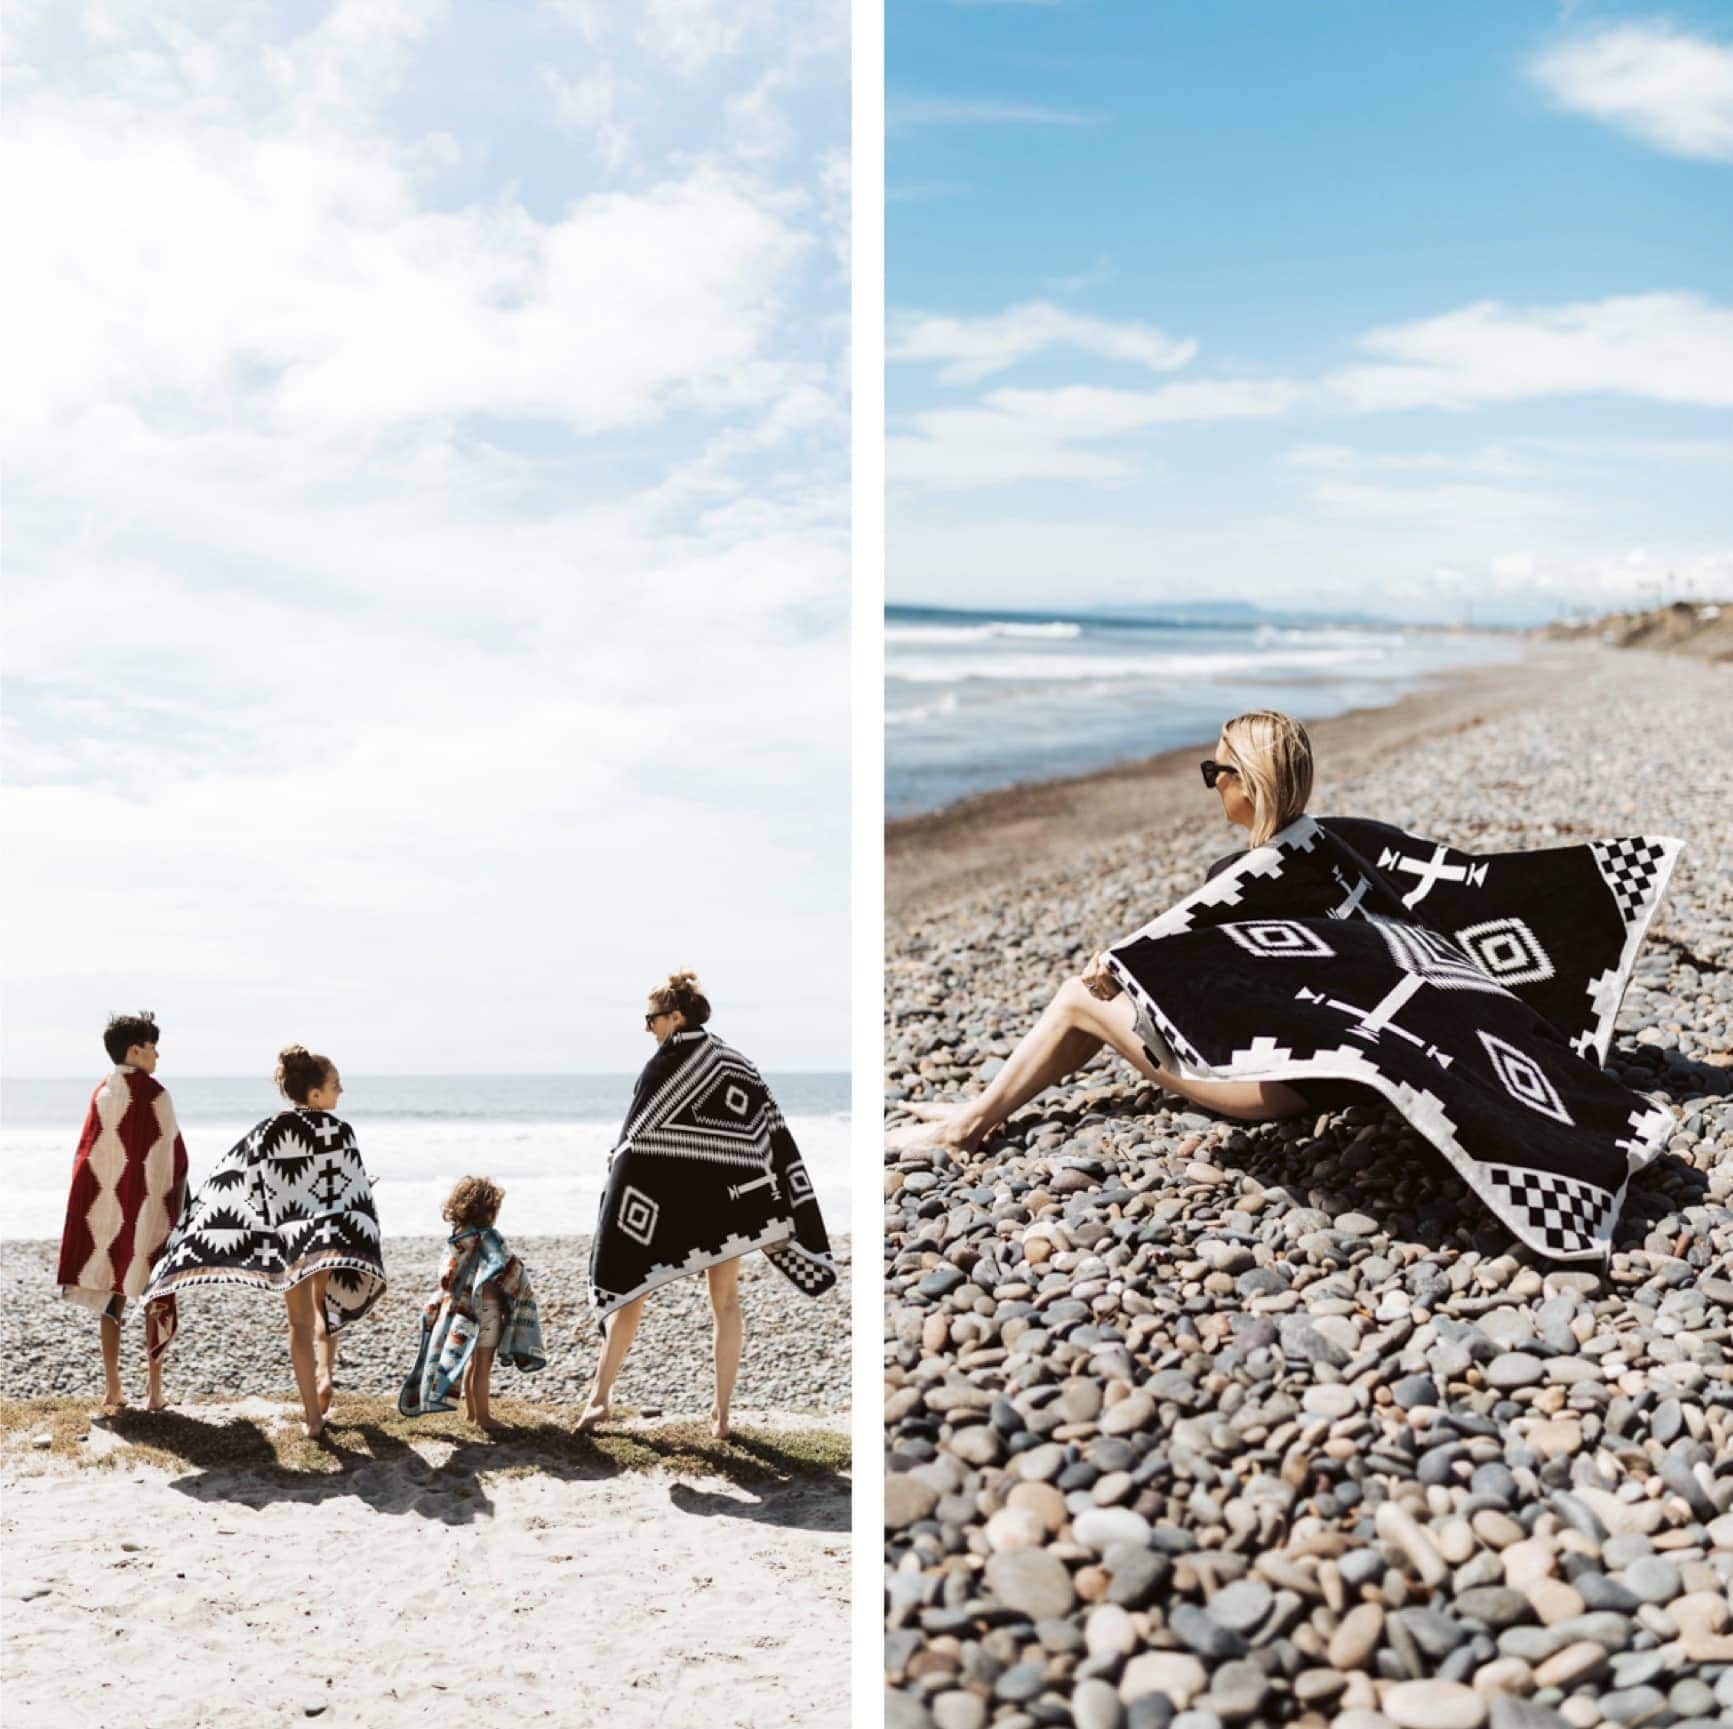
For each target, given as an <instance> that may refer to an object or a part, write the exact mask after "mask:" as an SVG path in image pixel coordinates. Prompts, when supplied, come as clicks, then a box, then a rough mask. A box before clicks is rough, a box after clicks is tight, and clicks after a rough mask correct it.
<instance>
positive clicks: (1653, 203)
mask: <svg viewBox="0 0 1733 1729" xmlns="http://www.w3.org/2000/svg"><path fill="white" fill-rule="evenodd" d="M886 54H887V95H886V131H887V159H888V161H887V188H886V196H887V239H886V252H887V273H888V278H889V282H888V302H889V310H888V334H887V347H888V352H889V371H888V383H887V413H888V417H889V420H890V447H889V452H888V470H889V474H890V480H891V494H890V501H889V511H888V558H887V579H886V586H887V593H888V595H889V597H890V598H892V599H893V600H903V601H917V600H919V601H943V602H947V603H953V604H969V605H982V606H988V607H991V606H995V605H999V606H1008V605H1012V604H1023V605H1037V606H1038V605H1043V604H1055V603H1056V602H1058V601H1060V600H1061V599H1063V600H1067V601H1070V602H1072V603H1073V604H1075V603H1079V602H1084V601H1088V600H1095V599H1106V600H1115V601H1124V600H1140V599H1147V600H1172V599H1183V598H1195V597H1206V596H1207V597H1212V598H1213V597H1226V596H1232V597H1236V598H1251V599H1264V600H1267V601H1269V602H1271V603H1273V604H1278V605H1281V606H1307V607H1316V608H1319V609H1327V608H1331V607H1338V606H1349V605H1361V606H1366V607H1368V608H1370V609H1373V610H1378V611H1383V612H1388V613H1390V614H1392V615H1396V616H1406V617H1415V618H1447V619H1455V618H1461V617H1464V616H1473V617H1475V618H1478V619H1485V620H1492V619H1500V620H1505V621H1527V620H1532V619H1534V618H1541V617H1549V616H1551V615H1552V614H1553V613H1554V612H1556V611H1558V610H1559V609H1560V608H1562V607H1569V606H1595V607H1603V606H1610V605H1614V604H1621V603H1625V602H1628V601H1634V600H1644V599H1649V600H1652V599H1654V598H1655V597H1657V596H1659V595H1660V594H1662V593H1663V592H1665V593H1668V594H1673V593H1682V594H1707V593H1720V594H1726V593H1728V592H1733V523H1730V521H1729V517H1730V515H1733V513H1730V512H1729V510H1728V508H1727V505H1726V502H1725V500H1726V499H1727V497H1729V496H1733V424H1730V421H1729V409H1733V310H1730V308H1729V296H1728V285H1729V284H1730V283H1733V222H1729V220H1728V211H1729V209H1730V208H1733V23H1730V21H1729V15H1728V13H1727V10H1726V8H1725V7H1722V6H1717V5H1703V4H1697V5H1685V6H1678V7H1673V8H1670V9H1669V10H1668V11H1666V12H1665V13H1664V14H1662V13H1658V12H1655V11H1653V10H1651V9H1646V8H1637V7H1628V6H1616V5H1607V4H1589V3H1583V4H1576V5H1571V6H1559V5H1556V4H1547V5H1540V4H1512V5H1508V6H1492V5H1479V6H1453V7H1413V6H1390V5H1387V4H1372V3H1364V4H1348V3H1344V0H1316V3H1313V4H1308V5H1305V6H1278V5H1266V4H1249V3H1220V0H1218V3H1215V4H1204V3H1202V0H1196V3H1186V4H1160V5H1141V4H1140V5H1133V4H1122V5H1104V4H1089V3H1087V0H1057V3H1054V4H1038V3H1033V4H1031V3H1025V4H1009V3H1006V4H995V3H991V0H978V3H974V4H933V3H929V0H923V3H920V4H915V3H912V0H891V3H890V5H889V6H888V8H887V18H886Z"/></svg>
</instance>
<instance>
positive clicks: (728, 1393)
mask: <svg viewBox="0 0 1733 1729" xmlns="http://www.w3.org/2000/svg"><path fill="white" fill-rule="evenodd" d="M705 1278H706V1279H707V1280H708V1281H709V1285H710V1308H711V1312H712V1313H713V1314H714V1316H715V1318H716V1327H715V1336H714V1341H713V1349H714V1355H715V1361H716V1403H715V1404H714V1405H712V1406H711V1407H710V1433H711V1434H712V1435H714V1436H715V1437H716V1439H717V1440H719V1441H723V1440H726V1439H727V1438H728V1403H729V1401H730V1400H731V1399H732V1398H733V1397H734V1377H735V1374H736V1372H737V1371H738V1370H739V1368H740V1335H741V1331H742V1328H741V1320H740V1263H739V1261H724V1262H723V1263H722V1264H721V1266H719V1267H708V1268H706V1269H705Z"/></svg>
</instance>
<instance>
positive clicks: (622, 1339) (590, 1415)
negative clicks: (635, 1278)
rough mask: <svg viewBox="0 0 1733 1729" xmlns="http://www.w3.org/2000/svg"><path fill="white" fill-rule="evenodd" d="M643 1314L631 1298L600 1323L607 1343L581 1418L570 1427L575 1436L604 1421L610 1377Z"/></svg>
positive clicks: (616, 1371)
mask: <svg viewBox="0 0 1733 1729" xmlns="http://www.w3.org/2000/svg"><path fill="white" fill-rule="evenodd" d="M643 1313H644V1299H643V1298H642V1297H634V1298H633V1299H632V1300H631V1302H629V1303H622V1304H621V1305H620V1307H619V1308H617V1309H616V1310H615V1311H614V1312H613V1314H611V1315H610V1316H609V1317H608V1318H607V1320H606V1321H605V1322H604V1323H603V1325H604V1326H605V1327H606V1329H607V1339H606V1342H605V1343H604V1344H603V1346H602V1360H601V1362H599V1363H598V1364H597V1365H596V1384H595V1386H593V1387H592V1388H591V1389H590V1402H589V1404H588V1405H586V1406H585V1407H584V1414H583V1416H581V1417H580V1418H579V1419H578V1420H577V1422H576V1423H575V1424H574V1425H573V1427H574V1428H575V1429H576V1431H577V1433H578V1434H580V1435H581V1434H582V1433H583V1432H584V1431H585V1430H586V1429H593V1428H595V1426H596V1425H597V1424H598V1423H600V1422H603V1421H604V1420H605V1419H606V1418H607V1415H608V1397H609V1395H610V1394H611V1393H612V1392H613V1390H614V1377H615V1376H616V1375H617V1374H619V1372H620V1365H621V1364H622V1363H623V1362H625V1360H626V1353H627V1352H628V1351H629V1350H631V1348H632V1340H633V1339H634V1338H635V1337H636V1336H637V1332H638V1321H639V1318H640V1317H641V1316H642V1315H643Z"/></svg>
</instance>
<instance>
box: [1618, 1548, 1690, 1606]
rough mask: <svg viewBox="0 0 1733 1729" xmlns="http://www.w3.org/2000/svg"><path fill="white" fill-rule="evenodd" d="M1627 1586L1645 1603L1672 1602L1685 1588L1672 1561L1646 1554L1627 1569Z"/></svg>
mask: <svg viewBox="0 0 1733 1729" xmlns="http://www.w3.org/2000/svg"><path fill="white" fill-rule="evenodd" d="M1625 1586H1626V1589H1628V1590H1629V1591H1631V1592H1632V1593H1633V1594H1634V1595H1635V1596H1636V1597H1637V1598H1638V1599H1639V1600H1640V1601H1642V1602H1644V1603H1671V1602H1672V1601H1673V1599H1674V1598H1675V1597H1677V1596H1678V1595H1679V1593H1680V1592H1681V1591H1682V1590H1683V1589H1684V1581H1683V1580H1681V1579H1680V1577H1679V1569H1678V1568H1677V1567H1675V1566H1674V1565H1673V1563H1672V1562H1671V1561H1668V1560H1666V1559H1664V1558H1663V1557H1662V1556H1660V1555H1645V1556H1643V1557H1642V1559H1641V1560H1638V1561H1633V1562H1632V1563H1631V1564H1630V1565H1629V1566H1628V1567H1627V1568H1626V1569H1625Z"/></svg>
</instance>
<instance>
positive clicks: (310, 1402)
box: [283, 1279, 325, 1441]
mask: <svg viewBox="0 0 1733 1729" xmlns="http://www.w3.org/2000/svg"><path fill="white" fill-rule="evenodd" d="M283 1301H284V1303H285V1304H286V1305H287V1307H288V1310H289V1361H290V1362H291V1363H292V1364H293V1365H294V1368H295V1386H296V1388H297V1389H298V1390H299V1391H300V1394H301V1411H302V1415H303V1422H302V1425H301V1426H302V1429H303V1431H304V1433H305V1434H306V1436H307V1439H308V1440H309V1441H315V1440H317V1439H318V1438H319V1435H320V1432H321V1431H322V1430H323V1429H324V1427H325V1411H324V1407H323V1406H322V1405H321V1404H320V1402H319V1373H318V1369H317V1368H316V1366H315V1356H316V1349H315V1343H314V1341H315V1338H316V1333H317V1322H316V1320H315V1318H314V1317H315V1313H316V1311H317V1309H318V1304H317V1303H316V1302H315V1301H314V1298H313V1281H312V1280H311V1279H303V1280H302V1281H301V1282H300V1284H298V1285H294V1286H291V1287H290V1289H288V1290H287V1291H285V1292H284V1293H283Z"/></svg>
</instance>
